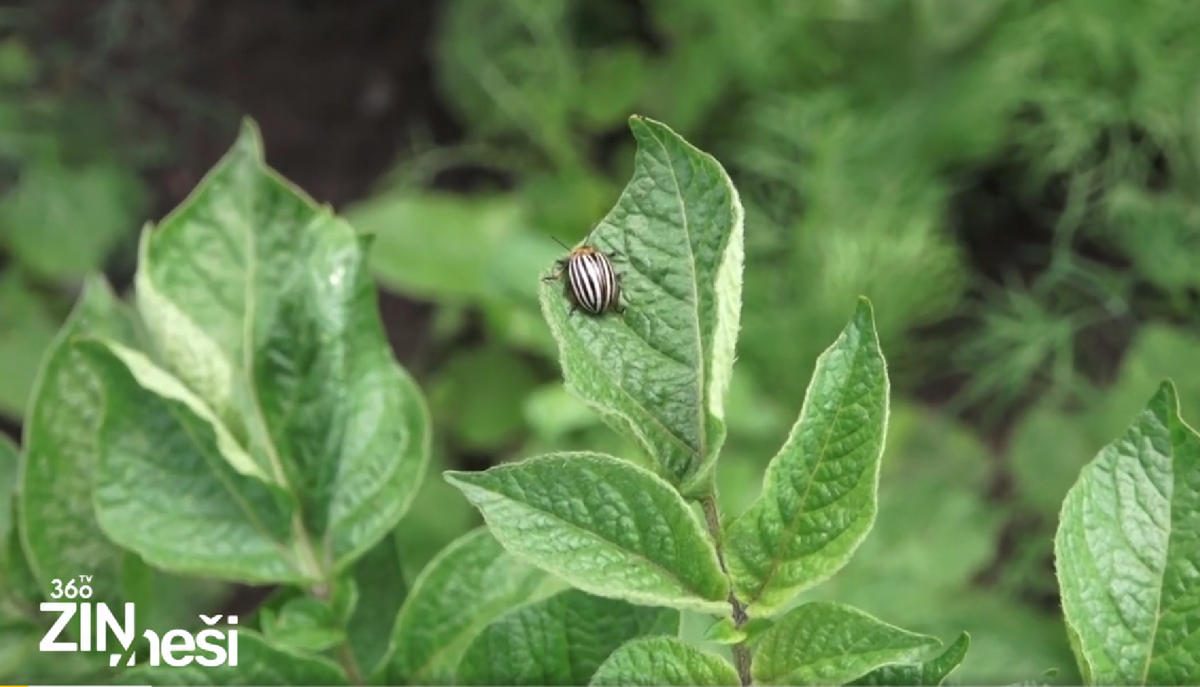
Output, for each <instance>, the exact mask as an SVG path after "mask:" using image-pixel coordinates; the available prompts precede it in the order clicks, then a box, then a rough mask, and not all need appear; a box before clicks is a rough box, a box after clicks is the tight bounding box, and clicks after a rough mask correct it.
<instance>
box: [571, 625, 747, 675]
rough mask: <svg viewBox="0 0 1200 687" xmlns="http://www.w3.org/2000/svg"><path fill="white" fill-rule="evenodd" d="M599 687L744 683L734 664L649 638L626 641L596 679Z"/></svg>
mask: <svg viewBox="0 0 1200 687" xmlns="http://www.w3.org/2000/svg"><path fill="white" fill-rule="evenodd" d="M590 684H592V685H595V686H596V687H601V686H604V687H622V686H624V685H639V686H643V687H658V686H659V685H677V686H678V687H687V686H688V685H697V686H704V687H708V686H710V685H711V686H712V687H719V686H728V687H736V686H737V685H740V684H742V683H741V680H739V679H738V674H737V671H736V670H734V668H733V665H731V664H730V663H729V661H726V660H725V659H723V658H721V657H720V656H717V655H715V654H710V653H708V652H706V651H702V650H700V649H698V648H696V647H694V646H692V645H691V644H687V643H685V642H684V641H683V640H680V639H677V638H675V637H646V638H642V639H635V640H633V641H630V642H626V643H625V644H624V645H622V646H621V648H619V649H617V650H616V651H614V652H613V653H612V655H611V656H609V657H608V660H606V661H605V662H604V663H603V664H601V666H600V668H599V669H598V670H597V671H596V674H595V676H593V677H592V681H591V683H590Z"/></svg>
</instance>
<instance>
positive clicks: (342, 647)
mask: <svg viewBox="0 0 1200 687" xmlns="http://www.w3.org/2000/svg"><path fill="white" fill-rule="evenodd" d="M332 589H333V582H332V581H331V582H328V583H324V582H322V583H321V584H318V585H316V586H313V587H310V588H309V590H308V594H309V596H311V597H312V598H314V599H316V600H318V601H328V600H329V595H330V590H332ZM336 658H337V662H338V665H340V666H341V667H342V670H343V671H345V673H346V679H347V680H348V681H349V682H350V684H352V685H362V684H366V683H365V682H363V674H362V670H361V669H359V667H358V661H357V660H355V658H354V652H353V651H351V650H350V642H349V641H343V642H341V643H339V644H338V645H337V650H336Z"/></svg>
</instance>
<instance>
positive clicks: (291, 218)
mask: <svg viewBox="0 0 1200 687" xmlns="http://www.w3.org/2000/svg"><path fill="white" fill-rule="evenodd" d="M369 243H370V241H369V240H368V239H365V238H363V237H361V236H359V235H358V234H357V233H356V232H355V230H354V229H353V228H352V227H351V226H350V225H349V224H347V223H346V222H344V221H342V220H340V219H338V218H337V217H336V216H335V215H334V214H333V212H332V211H331V210H330V209H329V208H326V207H321V206H318V205H317V204H316V203H314V202H313V201H312V200H311V199H310V198H308V197H307V196H305V195H304V194H303V193H302V192H300V191H299V190H298V189H296V188H295V187H293V186H292V185H290V184H289V183H288V182H287V181H285V180H284V179H282V178H281V177H279V175H277V174H276V173H275V172H273V171H272V170H271V169H270V168H268V167H267V166H266V164H265V163H264V161H263V159H262V150H261V142H260V140H259V136H258V132H257V130H256V129H255V127H254V126H253V125H252V124H251V123H249V121H247V122H246V124H245V125H244V126H243V128H242V132H241V135H240V136H239V137H238V140H237V142H236V143H235V145H234V146H233V148H232V149H231V150H230V151H229V152H228V153H227V154H226V155H225V157H224V158H222V160H221V161H220V162H219V163H218V164H217V165H216V166H215V167H214V168H213V169H212V171H210V172H209V174H208V175H207V176H206V177H205V179H204V180H203V181H202V182H201V183H200V185H199V187H198V188H197V189H196V191H195V192H194V193H193V194H192V196H191V197H190V198H189V199H188V200H187V201H186V202H184V203H183V204H182V205H181V206H180V207H179V208H178V209H176V210H175V211H174V212H173V213H172V214H171V215H170V216H168V217H167V218H166V219H165V220H163V222H162V223H161V224H160V226H159V227H158V228H157V229H154V230H147V231H145V232H144V233H143V235H142V241H141V247H140V263H139V266H138V272H137V279H136V285H137V294H138V308H139V310H140V312H141V313H142V315H143V317H144V319H145V321H146V326H147V329H148V331H149V332H150V334H151V337H152V338H153V340H154V342H155V344H156V346H157V349H158V350H159V351H160V352H161V354H162V359H163V361H164V367H165V368H166V369H167V371H169V372H170V373H172V374H173V375H174V376H175V377H177V378H179V379H180V380H181V381H182V382H183V383H184V384H185V385H186V387H187V388H188V389H190V390H191V391H193V392H194V393H195V395H196V396H198V397H199V399H201V400H202V401H203V402H204V403H205V405H206V406H207V407H208V408H211V412H212V413H213V414H214V415H215V416H216V417H217V418H219V419H220V420H221V421H222V422H223V423H225V424H227V425H228V426H229V427H230V431H231V433H232V434H233V435H234V436H237V437H239V438H240V439H241V441H242V442H243V445H244V449H245V451H244V453H245V454H246V455H247V456H248V457H249V458H250V459H252V460H253V461H254V463H255V464H256V468H257V469H256V470H249V469H248V467H247V466H246V465H244V464H243V463H244V461H240V460H236V459H233V458H231V456H230V455H228V454H229V452H228V451H224V452H223V453H225V454H226V457H227V458H231V460H232V462H233V463H234V465H235V466H236V467H238V469H239V471H240V472H243V473H245V474H257V475H259V476H260V477H262V478H263V479H264V480H265V481H269V482H273V483H276V484H280V485H284V486H285V487H286V489H287V490H288V491H289V492H291V494H292V495H293V496H294V498H295V499H296V500H297V501H298V502H299V503H300V506H301V509H300V517H301V519H302V523H303V525H304V528H305V530H306V532H308V533H309V534H310V535H312V536H313V537H314V538H315V539H319V540H321V543H322V548H323V549H324V550H323V554H324V558H325V559H327V561H328V562H329V563H331V564H332V567H333V568H334V569H335V570H342V569H344V568H345V567H346V566H348V565H349V564H350V563H352V562H353V560H354V559H355V558H356V557H358V556H360V555H362V554H363V553H364V552H365V551H366V550H367V549H369V548H370V547H371V546H372V545H374V544H375V543H376V542H378V541H379V540H380V539H381V538H383V536H384V535H385V534H386V533H388V532H390V531H391V530H392V529H393V528H394V527H395V526H396V523H397V522H398V521H399V520H400V518H401V517H402V516H403V514H404V512H405V510H406V509H407V508H408V506H409V504H410V502H411V500H412V497H413V494H414V493H415V491H416V488H417V486H418V485H419V484H420V481H421V476H422V474H423V471H424V470H425V466H426V463H427V460H428V450H429V446H428V444H429V436H428V424H429V421H428V411H427V410H426V408H425V403H424V400H423V398H422V396H421V393H420V391H419V390H418V388H417V386H416V384H415V383H414V382H413V380H412V379H411V377H410V376H409V375H408V374H407V373H406V372H405V371H404V370H403V369H402V368H400V366H399V365H397V364H396V362H395V361H394V360H393V358H392V352H391V348H390V346H389V345H388V342H387V339H386V337H385V336H384V332H383V329H382V326H381V324H380V321H379V314H378V311H377V308H376V297H375V289H374V285H373V283H372V281H371V277H370V273H369V270H368V268H367V260H368V258H367V254H368V248H369ZM331 390H332V391H334V392H335V393H331Z"/></svg>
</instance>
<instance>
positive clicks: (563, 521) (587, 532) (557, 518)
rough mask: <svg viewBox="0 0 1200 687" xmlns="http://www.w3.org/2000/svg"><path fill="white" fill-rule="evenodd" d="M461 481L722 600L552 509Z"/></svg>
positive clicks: (686, 587)
mask: <svg viewBox="0 0 1200 687" xmlns="http://www.w3.org/2000/svg"><path fill="white" fill-rule="evenodd" d="M462 483H463V484H465V485H468V486H470V487H473V488H475V489H479V490H480V491H485V492H487V493H490V494H494V495H496V496H499V497H501V498H503V499H504V500H506V501H508V502H510V503H513V504H516V505H518V506H523V507H525V508H527V509H529V510H531V511H533V512H535V513H540V514H542V515H545V516H548V517H549V518H551V519H553V520H555V521H557V522H559V523H561V524H563V525H565V526H566V529H570V530H574V531H578V532H580V533H582V534H583V535H586V537H587V538H590V539H593V540H597V541H600V542H602V543H604V544H607V545H609V546H613V547H614V548H616V549H617V550H619V551H621V552H623V553H628V554H631V555H632V557H633V558H635V559H637V560H639V561H643V562H645V563H646V564H647V565H648V566H649V567H650V568H652V569H654V570H657V571H660V572H661V573H663V574H664V575H665V577H666V578H667V579H670V580H675V581H676V582H677V583H678V584H679V586H680V588H682V589H683V590H684V591H687V592H691V593H693V594H694V595H695V598H697V599H700V600H702V601H706V602H710V603H718V602H719V601H723V600H724V599H720V600H718V599H710V598H708V597H707V596H705V595H704V594H702V593H700V592H699V591H698V590H696V589H693V587H692V585H691V584H689V583H686V582H685V581H684V580H683V579H682V578H680V577H679V575H678V574H676V573H674V572H671V571H670V570H667V569H666V568H664V567H663V566H662V565H661V564H660V563H657V562H655V561H652V560H650V559H649V558H647V557H646V556H645V554H642V553H640V552H637V551H633V550H631V549H628V548H626V547H624V546H621V545H617V544H616V543H615V542H612V541H610V540H608V539H605V538H604V537H602V536H600V535H599V534H598V533H595V532H592V531H590V530H587V529H584V528H583V527H582V526H581V525H579V524H578V523H575V522H571V521H569V520H566V519H564V518H563V517H562V516H560V515H559V514H558V513H554V512H552V511H549V510H545V509H544V508H540V507H536V506H534V505H533V504H530V503H528V502H526V501H519V500H517V499H515V498H513V497H511V496H509V495H508V494H505V493H503V492H500V491H496V490H494V489H492V488H489V487H484V486H482V485H480V484H477V483H472V482H468V481H462Z"/></svg>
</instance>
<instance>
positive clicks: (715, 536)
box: [700, 491, 753, 686]
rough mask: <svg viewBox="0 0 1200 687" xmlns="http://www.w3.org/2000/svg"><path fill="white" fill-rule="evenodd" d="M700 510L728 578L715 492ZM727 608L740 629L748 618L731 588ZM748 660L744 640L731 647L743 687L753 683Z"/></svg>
mask: <svg viewBox="0 0 1200 687" xmlns="http://www.w3.org/2000/svg"><path fill="white" fill-rule="evenodd" d="M700 508H701V509H702V510H703V511H704V522H705V523H706V524H707V525H708V535H709V536H710V537H711V538H712V541H713V545H714V546H715V547H716V549H717V562H718V563H720V564H721V572H724V573H725V576H726V577H729V568H727V567H726V566H725V546H724V543H723V541H722V537H721V513H720V512H719V511H718V510H717V497H716V493H715V491H710V492H709V493H708V494H706V495H705V496H704V497H703V498H701V499H700ZM729 606H730V607H731V608H732V609H733V624H734V627H737V628H738V629H741V627H742V626H743V625H745V624H746V621H747V620H749V616H748V615H746V607H745V606H743V605H742V602H741V601H740V600H738V598H737V594H735V593H734V591H733V589H732V588H730V590H729ZM750 660H751V657H750V647H749V646H747V645H746V642H745V641H744V640H743V641H741V642H738V643H737V644H734V645H733V664H734V666H735V667H736V668H737V673H738V678H740V679H741V681H742V685H745V686H748V685H750V683H751V682H753V680H752V679H751V677H750Z"/></svg>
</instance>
